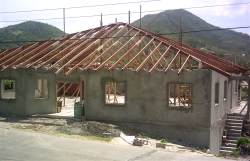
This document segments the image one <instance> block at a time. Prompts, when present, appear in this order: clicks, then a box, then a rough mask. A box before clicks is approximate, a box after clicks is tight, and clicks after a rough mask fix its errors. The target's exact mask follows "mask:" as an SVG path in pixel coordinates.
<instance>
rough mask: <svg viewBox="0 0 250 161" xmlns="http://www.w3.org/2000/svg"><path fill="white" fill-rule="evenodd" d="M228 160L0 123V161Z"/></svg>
mask: <svg viewBox="0 0 250 161" xmlns="http://www.w3.org/2000/svg"><path fill="white" fill-rule="evenodd" d="M47 160H48V161H97V160H100V161H165V160H167V161H168V160H170V161H225V160H227V159H224V158H218V157H214V156H204V155H201V154H197V153H192V152H167V151H166V150H161V149H155V148H150V147H133V146H126V145H116V144H111V143H103V142H97V141H83V140H79V139H74V138H64V137H58V136H51V135H46V134H40V133H35V132H28V131H22V130H17V129H13V128H10V127H9V126H8V124H6V123H3V122H0V161H47Z"/></svg>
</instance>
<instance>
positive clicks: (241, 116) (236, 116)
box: [227, 114, 245, 119]
mask: <svg viewBox="0 0 250 161" xmlns="http://www.w3.org/2000/svg"><path fill="white" fill-rule="evenodd" d="M229 117H235V118H240V119H242V118H244V117H245V116H243V115H230V114H228V115H227V118H229Z"/></svg>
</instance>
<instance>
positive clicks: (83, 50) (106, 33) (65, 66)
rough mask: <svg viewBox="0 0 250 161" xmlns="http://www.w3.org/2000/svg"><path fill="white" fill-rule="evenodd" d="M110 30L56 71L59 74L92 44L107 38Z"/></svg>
mask: <svg viewBox="0 0 250 161" xmlns="http://www.w3.org/2000/svg"><path fill="white" fill-rule="evenodd" d="M120 30H121V29H120ZM112 31H113V30H110V32H112ZM118 31H119V30H118ZM110 32H106V33H105V34H104V35H102V37H101V39H97V40H96V41H94V42H93V43H91V44H90V45H89V46H87V47H86V48H85V49H83V50H82V51H81V52H79V53H78V54H77V55H75V56H74V57H73V58H71V59H70V60H69V61H68V62H67V63H65V64H64V65H63V66H62V67H60V68H59V69H58V70H57V71H56V74H58V73H59V72H60V71H61V70H62V69H63V68H64V67H66V66H67V65H69V64H70V63H71V62H73V61H75V60H76V59H77V58H78V57H79V56H81V55H82V54H83V53H85V52H86V51H88V50H89V49H90V48H91V47H92V46H94V45H96V44H98V43H99V42H101V40H102V38H105V36H107V35H108V34H109V33H110Z"/></svg>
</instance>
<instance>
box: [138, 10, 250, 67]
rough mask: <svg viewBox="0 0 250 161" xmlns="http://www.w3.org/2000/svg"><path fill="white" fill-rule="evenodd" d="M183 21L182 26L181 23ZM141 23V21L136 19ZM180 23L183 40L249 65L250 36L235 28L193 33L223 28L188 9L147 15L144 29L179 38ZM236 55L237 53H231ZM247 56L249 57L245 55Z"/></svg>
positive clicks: (144, 19) (143, 24)
mask: <svg viewBox="0 0 250 161" xmlns="http://www.w3.org/2000/svg"><path fill="white" fill-rule="evenodd" d="M180 24H181V25H180ZM134 25H136V26H139V20H137V21H135V22H134ZM180 26H181V28H182V31H183V43H186V44H188V45H190V46H192V47H195V48H198V49H202V50H205V51H206V50H207V51H213V52H216V54H218V55H220V56H223V55H227V56H225V57H227V58H231V59H235V58H234V57H235V56H236V57H237V58H236V60H237V62H240V63H241V64H246V63H247V64H249V62H246V61H244V60H250V36H249V35H247V34H243V33H240V32H235V31H232V30H217V31H205V32H191V33H185V32H189V31H199V30H210V29H219V27H216V26H213V25H211V24H209V23H207V22H206V21H204V20H202V19H201V18H199V17H198V16H196V15H194V14H192V13H190V12H188V11H186V10H182V9H180V10H166V11H164V12H161V13H158V14H150V15H146V16H144V17H143V18H142V28H144V29H147V30H149V31H152V32H154V33H158V34H159V33H160V34H166V35H164V36H167V37H169V38H173V39H175V40H179V35H180V34H179V32H180ZM230 55H233V56H230ZM242 55H246V56H242Z"/></svg>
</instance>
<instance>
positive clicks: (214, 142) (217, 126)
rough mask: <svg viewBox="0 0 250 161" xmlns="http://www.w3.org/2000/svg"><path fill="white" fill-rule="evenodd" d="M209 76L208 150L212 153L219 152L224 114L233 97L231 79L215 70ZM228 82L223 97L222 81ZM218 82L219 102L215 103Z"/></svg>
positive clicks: (228, 108) (228, 109) (227, 110)
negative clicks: (209, 116)
mask: <svg viewBox="0 0 250 161" xmlns="http://www.w3.org/2000/svg"><path fill="white" fill-rule="evenodd" d="M211 72H212V77H211V127H210V150H211V151H212V152H213V153H215V154H216V153H219V149H220V145H221V139H222V135H223V130H224V126H225V119H226V114H227V113H228V112H229V111H230V109H231V103H232V102H231V99H232V97H233V98H234V93H233V95H232V94H231V92H232V87H234V86H233V85H232V83H233V82H232V81H229V80H228V78H227V77H225V76H223V75H221V74H219V73H217V72H215V71H211ZM225 81H227V82H228V90H227V93H226V95H227V98H226V99H224V82H225ZM216 83H219V103H218V104H216V103H215V92H216V91H215V84H216Z"/></svg>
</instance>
